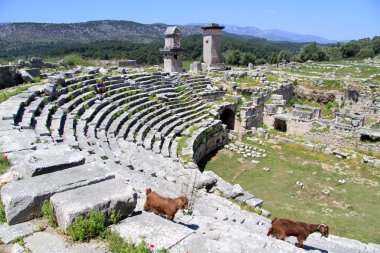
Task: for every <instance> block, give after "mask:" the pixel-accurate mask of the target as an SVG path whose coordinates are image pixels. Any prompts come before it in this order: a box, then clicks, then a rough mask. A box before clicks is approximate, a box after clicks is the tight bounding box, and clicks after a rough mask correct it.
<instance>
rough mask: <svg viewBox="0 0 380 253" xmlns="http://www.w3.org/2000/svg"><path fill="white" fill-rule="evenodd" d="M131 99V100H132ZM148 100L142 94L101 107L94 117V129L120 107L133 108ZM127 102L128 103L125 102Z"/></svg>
mask: <svg viewBox="0 0 380 253" xmlns="http://www.w3.org/2000/svg"><path fill="white" fill-rule="evenodd" d="M132 97H133V98H132ZM147 100H148V98H147V97H144V94H142V93H141V94H138V95H136V96H131V97H126V98H124V99H122V100H119V101H117V102H113V103H111V104H109V105H107V106H105V107H103V108H102V109H101V110H100V111H99V112H98V113H97V114H96V115H95V117H94V119H93V121H94V122H95V123H96V128H98V127H99V126H100V124H101V123H102V121H103V120H104V119H105V118H106V117H107V115H108V114H109V113H110V112H111V111H113V110H115V109H116V108H118V107H120V106H128V107H133V106H135V105H138V104H141V103H144V102H146V101H147ZM127 101H128V102H127Z"/></svg>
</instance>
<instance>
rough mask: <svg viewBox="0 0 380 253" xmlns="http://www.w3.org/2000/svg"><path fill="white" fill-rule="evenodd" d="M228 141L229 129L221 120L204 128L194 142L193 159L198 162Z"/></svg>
mask: <svg viewBox="0 0 380 253" xmlns="http://www.w3.org/2000/svg"><path fill="white" fill-rule="evenodd" d="M227 142H228V131H227V129H226V128H225V126H223V125H222V123H221V122H219V123H217V124H214V125H211V126H210V127H208V128H206V129H204V130H202V131H201V132H200V133H199V134H198V135H197V137H196V139H195V140H194V142H193V161H194V162H195V163H198V162H199V161H200V160H201V159H202V158H204V157H205V156H206V155H208V154H209V153H211V152H212V151H214V150H216V149H218V148H219V147H222V146H223V145H225V144H227Z"/></svg>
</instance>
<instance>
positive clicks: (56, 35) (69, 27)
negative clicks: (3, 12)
mask: <svg viewBox="0 0 380 253" xmlns="http://www.w3.org/2000/svg"><path fill="white" fill-rule="evenodd" d="M201 25H203V24H191V25H180V28H181V33H182V34H183V36H188V35H194V34H201V32H202V30H201V29H200V26H201ZM168 26H170V25H168V24H163V23H155V24H141V23H137V22H133V21H124V20H99V21H88V22H82V23H63V24H56V23H28V22H24V23H0V51H9V50H18V49H22V48H30V47H36V46H45V45H54V44H60V45H66V44H78V43H79V44H81V43H83V44H86V43H94V42H100V41H128V42H135V43H151V42H163V34H164V32H165V29H166V28H167V27H168ZM225 26H226V28H225V30H224V31H225V32H226V33H229V34H236V36H242V38H244V37H246V38H253V37H255V38H264V39H267V40H272V41H290V42H303V43H304V42H310V41H316V42H318V43H333V42H334V41H331V40H327V39H324V38H321V37H318V36H312V35H299V34H296V33H290V32H285V31H281V30H261V29H259V28H256V27H239V26H233V25H225ZM226 35H227V34H226Z"/></svg>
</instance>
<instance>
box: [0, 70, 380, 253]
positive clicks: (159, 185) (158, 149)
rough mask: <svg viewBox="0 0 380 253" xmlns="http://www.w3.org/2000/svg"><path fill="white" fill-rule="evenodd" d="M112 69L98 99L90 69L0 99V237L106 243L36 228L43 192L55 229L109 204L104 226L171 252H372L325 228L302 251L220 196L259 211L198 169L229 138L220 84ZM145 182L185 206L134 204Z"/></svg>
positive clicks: (36, 246)
mask: <svg viewBox="0 0 380 253" xmlns="http://www.w3.org/2000/svg"><path fill="white" fill-rule="evenodd" d="M109 70H110V71H109V72H108V73H107V75H104V76H102V78H103V79H104V80H105V81H104V83H105V85H106V87H107V92H106V93H105V94H104V97H103V98H99V95H98V94H95V93H94V89H95V85H96V83H97V79H98V78H99V75H98V74H91V73H89V74H85V75H79V76H78V75H75V76H73V77H71V78H65V79H64V78H62V77H60V76H55V75H53V76H50V77H49V83H48V84H46V85H44V86H35V87H32V88H30V89H29V90H27V91H25V92H23V93H20V94H18V95H16V96H13V97H11V98H10V99H8V100H6V101H5V102H3V103H1V104H0V118H1V122H0V151H1V152H2V153H4V154H6V155H7V156H8V157H9V159H10V161H11V162H12V168H11V171H12V172H13V175H14V179H17V176H20V177H21V179H20V180H14V181H11V182H9V183H7V184H5V185H4V186H3V187H2V188H1V199H2V202H3V205H4V209H5V214H6V219H7V223H8V224H2V225H0V238H1V240H2V241H3V242H4V243H5V244H7V243H9V244H10V243H12V242H14V240H15V239H16V238H17V237H20V236H21V237H23V240H24V242H25V244H24V247H25V248H27V249H28V250H29V251H31V252H107V249H105V248H104V247H97V246H96V245H94V244H91V243H84V244H69V243H67V242H66V241H64V240H63V239H62V236H61V235H59V234H54V233H49V232H47V231H40V232H38V231H37V230H38V226H39V225H38V224H39V222H40V220H36V218H37V217H39V216H40V215H41V206H42V204H43V202H44V201H45V200H50V202H51V203H52V205H53V207H54V210H55V215H56V216H57V220H58V225H59V227H61V228H62V229H66V228H67V227H68V226H69V225H70V224H71V223H72V222H73V221H74V220H75V218H77V217H78V216H79V215H83V214H87V213H89V212H90V211H91V210H98V211H101V212H103V213H105V214H106V215H107V216H109V215H110V212H111V210H113V209H115V210H119V211H120V212H121V213H122V215H123V219H122V220H121V221H120V222H119V223H118V224H117V225H113V226H112V229H113V230H115V231H117V232H118V233H119V234H120V235H121V236H122V237H123V238H124V239H125V240H129V239H131V240H133V241H139V240H141V238H144V239H145V240H146V241H147V242H148V243H151V244H154V245H156V247H158V248H161V247H163V248H167V249H169V250H170V252H303V251H304V250H307V251H311V252H346V253H348V252H380V247H379V245H375V244H371V243H370V244H364V243H361V242H359V241H355V240H350V239H345V238H341V237H338V236H334V235H330V236H329V238H322V237H320V235H319V234H313V235H312V236H310V237H309V238H308V240H307V241H306V243H305V244H306V246H305V249H299V248H297V247H296V246H295V245H294V242H295V241H294V238H290V239H289V242H290V243H289V242H287V241H280V240H276V239H274V238H272V237H268V236H267V235H266V234H267V232H268V228H269V226H270V219H268V218H266V217H264V216H262V215H258V214H256V213H253V212H247V211H244V210H242V209H241V208H240V207H239V205H237V204H235V203H233V202H231V201H230V200H228V199H231V198H233V199H235V200H236V201H237V202H238V203H244V204H246V205H249V206H251V207H256V208H257V209H260V208H261V206H262V204H263V201H262V200H260V199H257V198H255V196H253V195H252V194H251V193H249V192H245V191H243V189H241V188H240V187H239V186H237V185H231V184H229V183H227V182H226V181H224V180H223V179H222V178H219V177H218V176H216V175H215V174H213V173H211V172H205V173H201V172H200V171H199V170H198V167H197V163H196V162H197V161H199V159H200V158H202V157H203V156H204V155H205V154H207V153H208V152H210V151H211V150H214V149H215V148H217V147H220V146H222V145H224V144H226V143H227V142H228V130H229V129H228V128H229V122H230V121H231V118H230V117H234V113H235V112H234V111H233V109H231V108H234V107H231V103H228V102H226V103H225V104H222V105H220V106H219V107H218V108H219V109H218V110H217V109H215V108H213V107H212V103H211V102H212V101H213V100H215V99H219V98H221V97H223V96H224V93H223V92H221V91H220V90H217V89H215V88H214V87H213V84H212V82H211V81H210V80H209V79H208V78H206V77H205V76H203V75H199V74H185V73H184V74H178V73H177V74H171V75H169V73H167V72H161V71H156V72H154V73H148V72H138V73H126V74H119V73H118V72H117V71H116V70H117V67H115V68H109ZM88 72H90V71H88ZM280 89H283V87H281V88H280ZM232 104H233V103H232ZM210 112H211V113H210ZM226 115H227V116H226ZM232 120H233V119H232ZM184 136H185V137H186V138H182V137H184ZM181 141H182V142H184V143H181ZM147 187H151V188H152V189H154V190H157V191H159V192H160V193H162V194H163V195H167V196H171V197H175V196H178V195H180V194H185V195H186V196H188V198H189V199H190V204H191V207H190V208H189V209H190V210H189V211H188V212H187V213H186V212H179V213H178V214H177V216H176V218H175V220H174V222H171V221H168V220H165V219H162V218H160V217H159V216H157V215H154V214H152V213H147V212H143V211H142V206H143V204H144V201H145V189H146V188H147ZM263 211H264V212H265V210H263ZM16 248H17V247H14V250H17V249H16ZM18 250H20V251H17V252H23V250H24V249H18ZM12 252H16V251H12Z"/></svg>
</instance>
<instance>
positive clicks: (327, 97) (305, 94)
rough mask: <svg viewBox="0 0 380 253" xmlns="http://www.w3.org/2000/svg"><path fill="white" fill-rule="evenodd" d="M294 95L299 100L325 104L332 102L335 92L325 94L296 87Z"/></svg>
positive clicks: (325, 92) (324, 92)
mask: <svg viewBox="0 0 380 253" xmlns="http://www.w3.org/2000/svg"><path fill="white" fill-rule="evenodd" d="M294 93H295V95H296V96H297V97H299V98H301V99H305V100H309V101H315V102H318V103H327V102H329V101H334V99H335V92H327V91H320V90H314V89H309V88H305V87H303V86H298V87H297V88H296V89H295V91H294Z"/></svg>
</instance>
